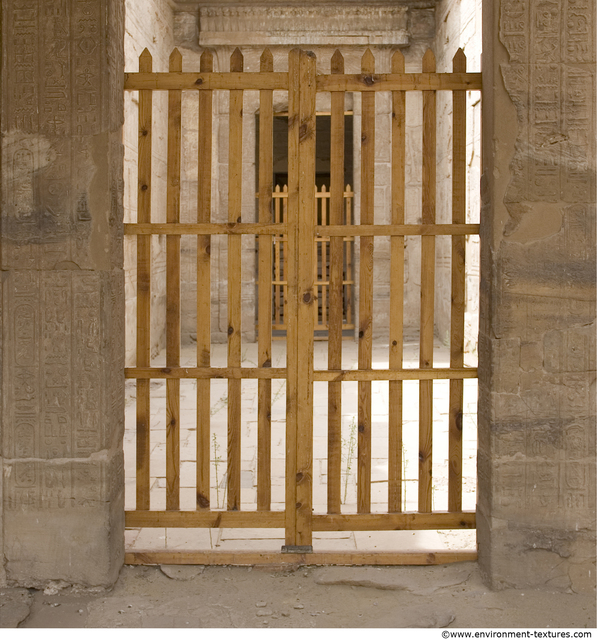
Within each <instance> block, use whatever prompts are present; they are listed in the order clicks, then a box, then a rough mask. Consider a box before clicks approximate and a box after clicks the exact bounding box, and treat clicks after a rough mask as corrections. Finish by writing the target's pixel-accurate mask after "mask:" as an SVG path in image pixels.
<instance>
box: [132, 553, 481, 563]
mask: <svg viewBox="0 0 597 640" xmlns="http://www.w3.org/2000/svg"><path fill="white" fill-rule="evenodd" d="M476 560H477V552H476V551H413V552H410V553H409V552H404V553H391V552H390V553H388V552H384V551H361V552H358V551H357V552H354V551H348V552H333V551H330V552H328V551H321V552H317V553H276V552H268V551H264V552H254V551H252V552H251V551H249V552H242V551H240V552H234V551H232V552H231V551H211V550H208V551H143V550H139V551H126V552H125V555H124V564H197V565H215V566H222V565H233V566H237V567H250V566H253V565H282V566H288V567H302V566H317V565H320V566H325V565H349V566H356V567H358V566H361V567H362V566H397V565H410V566H423V565H440V564H449V563H452V562H475V561H476Z"/></svg>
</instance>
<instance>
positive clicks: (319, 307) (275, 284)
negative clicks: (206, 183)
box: [259, 141, 354, 337]
mask: <svg viewBox="0 0 597 640" xmlns="http://www.w3.org/2000/svg"><path fill="white" fill-rule="evenodd" d="M342 144H343V141H342ZM342 171H344V168H343V169H342ZM260 175H261V174H260ZM259 197H260V198H261V197H262V196H261V195H260V194H259ZM270 197H271V198H272V200H273V207H274V222H276V223H282V222H284V221H285V220H286V216H287V204H288V186H287V185H284V186H283V187H282V188H280V185H276V188H275V189H274V191H273V193H272V194H271V196H270ZM265 198H268V196H267V195H266V196H265ZM331 198H332V192H331V191H327V189H326V188H325V186H323V187H322V188H321V190H320V191H316V192H315V203H316V204H315V208H314V210H313V214H314V216H315V220H316V222H315V225H316V227H317V236H316V238H315V260H314V262H313V275H314V279H315V286H316V290H317V294H316V295H317V303H316V305H314V307H313V310H314V318H315V331H316V332H318V335H321V332H329V329H330V322H329V317H330V313H331V302H330V300H331V295H332V294H331V290H330V287H331V275H330V274H331V269H332V262H331V255H332V249H331V238H330V237H329V236H327V235H325V227H326V226H327V225H328V224H333V225H337V226H342V227H344V226H345V225H352V209H353V200H354V193H353V191H352V188H351V186H350V185H349V184H348V185H346V186H345V187H344V191H343V204H342V208H343V213H342V212H341V215H340V217H339V218H338V219H337V221H336V220H333V219H332V217H331V215H332V214H331V207H332V204H331ZM341 202H342V201H341ZM260 207H261V204H260ZM286 241H287V239H286V236H280V237H275V238H274V240H273V251H274V270H273V279H272V281H271V284H272V294H271V295H272V300H273V308H272V314H273V315H272V320H273V324H272V329H274V330H275V331H277V332H281V331H286V328H287V327H286V322H285V320H284V318H285V309H284V305H285V301H287V300H288V294H287V285H288V283H287V281H286V279H285V257H284V256H285V254H286V252H287V246H286ZM353 245H354V238H353V237H350V236H346V237H344V238H343V239H342V240H341V242H340V251H341V252H343V253H342V255H343V258H341V259H340V262H339V263H338V268H340V269H341V271H340V272H339V273H340V278H341V283H342V284H341V291H343V293H342V296H343V298H342V302H341V303H340V307H339V308H340V309H341V310H342V331H350V330H351V329H354V324H353V322H352V317H353V314H352V290H353V287H354V279H353V274H352V254H353ZM343 247H344V248H343ZM259 312H260V314H263V313H267V310H266V309H265V307H261V305H260V306H259ZM323 337H325V335H324V336H323Z"/></svg>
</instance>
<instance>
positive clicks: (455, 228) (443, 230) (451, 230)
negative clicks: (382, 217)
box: [315, 224, 480, 237]
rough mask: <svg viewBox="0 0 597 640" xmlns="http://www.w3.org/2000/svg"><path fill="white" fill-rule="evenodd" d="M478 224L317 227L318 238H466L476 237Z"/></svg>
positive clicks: (341, 225)
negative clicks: (469, 236)
mask: <svg viewBox="0 0 597 640" xmlns="http://www.w3.org/2000/svg"><path fill="white" fill-rule="evenodd" d="M479 228H480V225H478V224H360V225H347V224H334V225H317V226H316V227H315V233H316V234H317V235H318V236H347V237H354V236H468V235H471V236H472V235H477V234H478V233H479Z"/></svg>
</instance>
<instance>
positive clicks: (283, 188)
mask: <svg viewBox="0 0 597 640" xmlns="http://www.w3.org/2000/svg"><path fill="white" fill-rule="evenodd" d="M282 191H283V192H284V193H286V192H287V191H288V185H287V184H285V185H284V186H283V187H282Z"/></svg>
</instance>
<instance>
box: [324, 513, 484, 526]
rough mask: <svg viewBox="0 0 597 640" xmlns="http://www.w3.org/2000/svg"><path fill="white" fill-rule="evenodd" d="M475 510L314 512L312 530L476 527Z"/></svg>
mask: <svg viewBox="0 0 597 640" xmlns="http://www.w3.org/2000/svg"><path fill="white" fill-rule="evenodd" d="M475 525H476V514H475V512H474V511H461V512H455V513H449V512H447V511H442V512H437V511H436V512H433V513H416V512H413V513H354V514H353V513H351V514H342V515H341V514H325V515H318V514H313V531H403V530H422V529H433V530H435V529H474V528H475Z"/></svg>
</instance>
